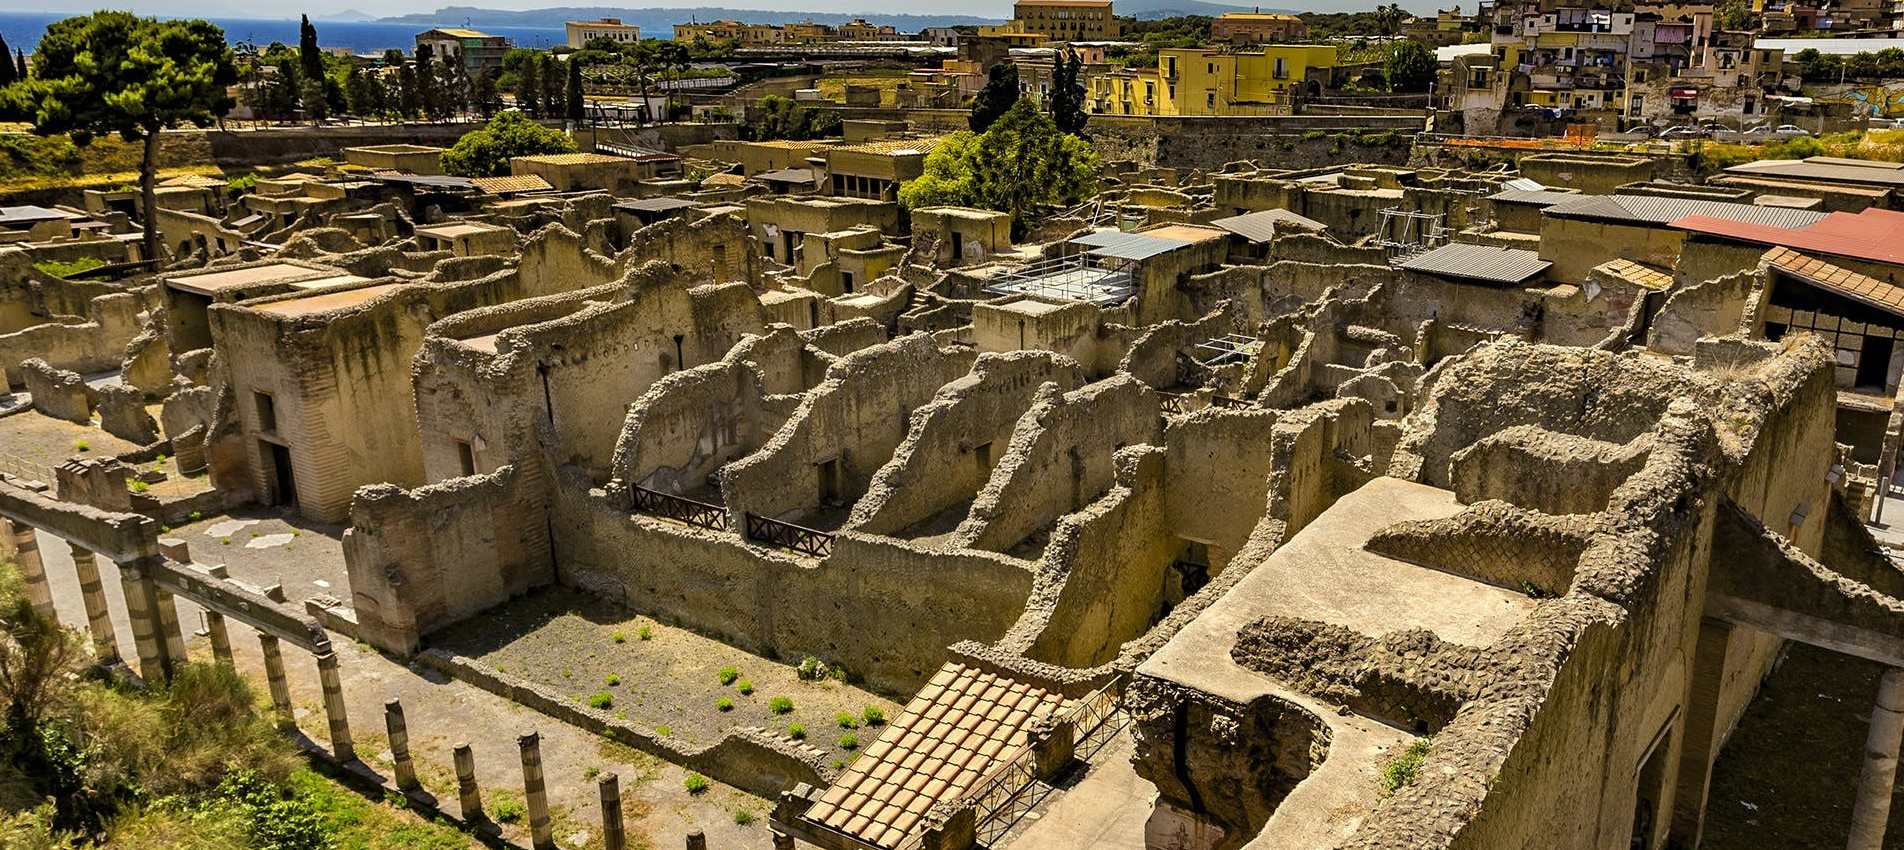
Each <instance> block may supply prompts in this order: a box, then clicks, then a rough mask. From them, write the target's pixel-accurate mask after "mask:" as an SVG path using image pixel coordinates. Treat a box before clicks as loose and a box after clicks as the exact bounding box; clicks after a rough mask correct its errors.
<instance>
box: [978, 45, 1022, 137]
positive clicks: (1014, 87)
mask: <svg viewBox="0 0 1904 850" xmlns="http://www.w3.org/2000/svg"><path fill="white" fill-rule="evenodd" d="M1018 96H1019V93H1018V66H1017V65H1014V64H1012V63H1010V62H1000V63H999V64H997V65H993V66H992V68H991V70H989V71H986V72H985V87H984V88H981V89H979V90H978V94H977V95H976V96H974V97H973V98H972V117H971V118H969V119H967V122H966V123H967V124H969V125H970V126H971V128H972V132H974V133H983V132H985V131H986V130H987V129H988V128H990V127H991V126H992V122H994V121H997V120H998V119H999V117H1000V116H1003V115H1004V114H1005V112H1006V110H1009V109H1011V108H1012V104H1015V103H1017V102H1018Z"/></svg>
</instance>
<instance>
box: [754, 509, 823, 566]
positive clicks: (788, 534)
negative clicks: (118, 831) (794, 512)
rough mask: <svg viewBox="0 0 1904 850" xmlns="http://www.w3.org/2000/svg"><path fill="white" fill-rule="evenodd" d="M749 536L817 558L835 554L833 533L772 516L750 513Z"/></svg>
mask: <svg viewBox="0 0 1904 850" xmlns="http://www.w3.org/2000/svg"><path fill="white" fill-rule="evenodd" d="M747 536H748V537H749V538H750V539H753V540H758V541H760V542H762V543H771V544H773V545H775V546H785V547H787V548H788V549H792V550H793V551H795V552H799V553H802V554H806V555H812V556H813V557H815V558H824V557H827V556H828V555H831V554H833V535H831V534H828V533H826V532H824V531H816V530H814V529H811V528H803V527H801V526H798V525H794V524H793V523H790V522H781V521H780V520H777V519H772V518H770V517H764V516H758V515H755V514H748V515H747Z"/></svg>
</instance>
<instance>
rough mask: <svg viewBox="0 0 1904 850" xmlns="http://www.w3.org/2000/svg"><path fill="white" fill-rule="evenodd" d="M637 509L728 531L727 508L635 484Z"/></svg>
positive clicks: (703, 526)
mask: <svg viewBox="0 0 1904 850" xmlns="http://www.w3.org/2000/svg"><path fill="white" fill-rule="evenodd" d="M634 493H635V510H638V511H641V512H642V513H645V514H654V515H655V516H658V517H661V518H663V519H672V520H678V521H680V522H685V523H687V524H688V525H692V526H698V527H700V528H706V529H711V530H714V531H727V530H728V528H727V509H726V508H723V507H721V506H720V505H714V504H709V503H707V502H697V501H695V500H693V499H689V498H686V497H684V496H675V495H672V494H669V493H663V492H661V491H659V490H650V489H648V488H646V487H643V486H641V485H639V484H636V485H634Z"/></svg>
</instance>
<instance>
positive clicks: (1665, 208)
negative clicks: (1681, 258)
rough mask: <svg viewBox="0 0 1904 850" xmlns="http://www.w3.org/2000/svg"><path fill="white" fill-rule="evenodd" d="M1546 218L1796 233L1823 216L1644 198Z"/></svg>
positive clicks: (1554, 211)
mask: <svg viewBox="0 0 1904 850" xmlns="http://www.w3.org/2000/svg"><path fill="white" fill-rule="evenodd" d="M1545 212H1546V214H1547V215H1551V216H1558V217H1561V218H1578V219H1589V220H1599V221H1610V222H1615V223H1626V224H1642V225H1644V224H1653V225H1666V224H1671V223H1673V222H1674V221H1675V220H1678V219H1681V218H1685V217H1687V216H1704V217H1708V218H1717V219H1724V220H1726V221H1739V222H1746V223H1750V224H1760V225H1764V226H1766V227H1783V228H1787V229H1793V230H1796V229H1798V228H1801V227H1807V226H1810V225H1813V224H1817V223H1818V221H1819V220H1820V219H1823V218H1824V217H1825V216H1824V214H1823V213H1815V212H1810V211H1807V210H1789V209H1780V208H1778V207H1758V206H1753V205H1751V204H1734V203H1728V202H1726V201H1705V200H1699V199H1696V198H1655V197H1650V196H1645V195H1585V196H1581V197H1578V198H1575V199H1573V200H1571V201H1568V202H1566V203H1562V204H1555V205H1553V206H1551V207H1548V208H1547V209H1546V211H1545Z"/></svg>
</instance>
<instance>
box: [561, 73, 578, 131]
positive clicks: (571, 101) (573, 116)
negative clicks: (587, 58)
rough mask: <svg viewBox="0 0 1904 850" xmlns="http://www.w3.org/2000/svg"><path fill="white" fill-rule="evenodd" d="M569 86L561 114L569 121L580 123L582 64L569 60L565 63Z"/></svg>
mask: <svg viewBox="0 0 1904 850" xmlns="http://www.w3.org/2000/svg"><path fill="white" fill-rule="evenodd" d="M565 64H567V65H568V69H569V86H568V92H567V96H566V97H565V98H564V102H563V109H562V114H563V115H565V116H567V118H568V119H569V120H570V121H573V122H575V123H577V124H580V123H582V63H580V62H577V61H575V60H574V59H573V58H571V59H570V60H569V61H568V62H567V63H565Z"/></svg>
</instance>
